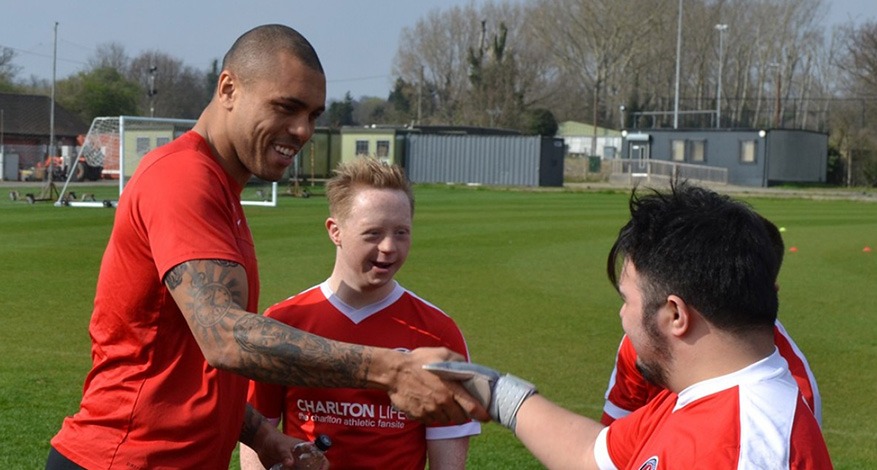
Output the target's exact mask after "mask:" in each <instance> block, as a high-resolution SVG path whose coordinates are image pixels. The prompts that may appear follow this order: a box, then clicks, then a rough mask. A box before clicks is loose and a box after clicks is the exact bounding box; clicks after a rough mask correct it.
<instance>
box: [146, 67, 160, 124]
mask: <svg viewBox="0 0 877 470" xmlns="http://www.w3.org/2000/svg"><path fill="white" fill-rule="evenodd" d="M156 71H158V67H156V66H154V65H151V66H150V67H149V92H148V93H147V94H148V95H149V117H155V95H156V94H158V91H156V89H155V72H156Z"/></svg>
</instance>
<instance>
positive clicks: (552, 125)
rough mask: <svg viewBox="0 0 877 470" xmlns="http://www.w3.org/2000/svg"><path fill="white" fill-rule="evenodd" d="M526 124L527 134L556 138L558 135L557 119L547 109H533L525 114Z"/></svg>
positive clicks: (525, 130)
mask: <svg viewBox="0 0 877 470" xmlns="http://www.w3.org/2000/svg"><path fill="white" fill-rule="evenodd" d="M525 117H526V122H525V128H524V129H523V130H524V132H525V133H527V134H533V135H543V136H554V135H557V128H558V125H557V119H555V118H554V114H553V113H552V112H551V111H550V110H548V109H545V108H536V109H531V110H529V111H527V112H526V113H525Z"/></svg>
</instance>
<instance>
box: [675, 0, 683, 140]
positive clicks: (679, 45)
mask: <svg viewBox="0 0 877 470" xmlns="http://www.w3.org/2000/svg"><path fill="white" fill-rule="evenodd" d="M681 55H682V0H679V21H678V24H677V26H676V96H675V98H674V99H673V101H674V103H673V129H678V128H679V62H680V56H681Z"/></svg>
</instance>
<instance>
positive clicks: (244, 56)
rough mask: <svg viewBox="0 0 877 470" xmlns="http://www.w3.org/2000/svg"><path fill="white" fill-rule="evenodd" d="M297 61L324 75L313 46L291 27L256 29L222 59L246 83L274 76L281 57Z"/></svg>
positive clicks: (280, 26) (224, 67) (277, 26)
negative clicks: (293, 58) (271, 74)
mask: <svg viewBox="0 0 877 470" xmlns="http://www.w3.org/2000/svg"><path fill="white" fill-rule="evenodd" d="M281 53H287V54H291V55H292V56H294V57H296V58H297V59H298V60H300V61H301V62H302V63H303V64H305V65H306V66H307V67H309V68H311V69H313V70H316V71H318V72H320V73H321V74H324V72H323V65H322V64H321V63H320V58H319V57H318V56H317V52H316V51H315V50H314V48H313V46H311V43H310V42H308V40H307V39H305V37H304V36H302V35H301V33H299V32H298V31H296V30H294V29H292V28H290V27H289V26H285V25H280V24H268V25H262V26H257V27H255V28H253V29H251V30H249V31H247V32H246V33H244V34H243V35H241V37H239V38H238V39H237V41H235V42H234V44H232V46H231V49H229V50H228V52H227V53H226V54H225V57H224V58H223V59H222V70H228V71H230V72H232V73H233V74H234V75H235V76H237V77H238V80H241V81H243V82H245V83H247V82H250V81H252V80H254V79H257V78H260V77H263V76H265V74H269V73H271V71H272V69H273V68H274V66H275V64H276V60H277V56H278V54H281Z"/></svg>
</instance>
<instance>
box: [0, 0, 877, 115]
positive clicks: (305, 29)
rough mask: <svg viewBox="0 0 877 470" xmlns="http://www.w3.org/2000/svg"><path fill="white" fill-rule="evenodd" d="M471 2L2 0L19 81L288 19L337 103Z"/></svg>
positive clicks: (863, 9) (847, 4) (213, 41)
mask: <svg viewBox="0 0 877 470" xmlns="http://www.w3.org/2000/svg"><path fill="white" fill-rule="evenodd" d="M470 2H473V3H474V4H476V5H478V4H481V3H484V0H311V1H303V0H211V1H207V0H176V1H170V0H149V1H131V0H127V1H126V0H88V1H75V0H74V1H71V0H0V46H3V47H8V48H11V49H13V50H14V51H15V54H16V55H15V59H14V60H13V63H14V64H15V65H17V66H18V67H20V70H19V72H18V74H17V77H18V78H19V79H27V78H29V77H31V76H35V77H37V78H41V79H51V78H52V74H53V63H54V67H55V72H54V75H55V77H56V78H57V79H59V80H60V79H63V78H65V77H68V76H70V75H72V74H75V73H77V72H79V71H81V70H83V69H85V68H86V64H87V62H88V59H89V58H90V57H92V56H93V55H94V52H95V50H96V49H97V47H98V46H100V45H102V44H107V43H110V42H115V43H118V44H121V45H122V46H123V47H124V49H125V52H126V53H127V55H128V56H129V57H131V58H134V57H136V56H138V55H140V53H142V52H145V51H150V50H156V51H160V52H163V53H165V54H168V55H171V56H173V57H175V58H177V59H179V60H181V61H182V62H183V63H184V64H185V65H188V66H192V67H195V68H198V69H200V70H205V71H206V70H208V69H209V68H210V65H211V63H212V61H213V60H214V59H220V60H221V59H222V56H223V55H224V54H225V52H226V51H227V50H228V48H229V47H230V46H231V44H232V43H233V42H234V40H235V39H237V37H238V36H240V35H241V34H242V33H244V32H245V31H247V30H249V29H250V28H252V27H254V26H258V25H260V24H265V23H283V24H287V25H289V26H291V27H293V28H295V29H297V30H298V31H299V32H301V33H302V34H303V35H304V36H305V37H307V38H308V40H310V41H311V43H312V44H313V46H314V48H315V49H316V50H317V53H318V54H319V55H320V59H321V61H322V63H323V68H324V69H325V72H326V77H327V98H328V99H329V100H340V99H343V97H344V95H345V93H347V92H350V94H351V96H352V97H353V98H354V99H359V98H361V97H362V96H378V97H381V98H386V97H387V95H388V93H389V90H390V89H391V87H392V85H393V83H392V77H391V74H392V67H393V58H394V57H395V55H396V51H397V50H398V45H399V38H400V35H401V32H402V30H403V29H404V28H413V27H414V25H415V24H416V23H417V20H418V19H420V18H423V17H425V16H426V15H427V14H428V13H429V12H431V11H434V10H436V9H447V8H448V7H450V6H453V5H467V4H469V3H470ZM825 2H826V4H827V5H828V7H829V12H828V17H827V19H826V27H830V26H831V25H833V24H837V23H843V22H847V21H855V22H861V21H877V0H825ZM56 22H57V23H58V26H57V40H56V39H55V23H56ZM56 44H57V53H55V52H54V47H55V45H56ZM159 73H160V71H159Z"/></svg>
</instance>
